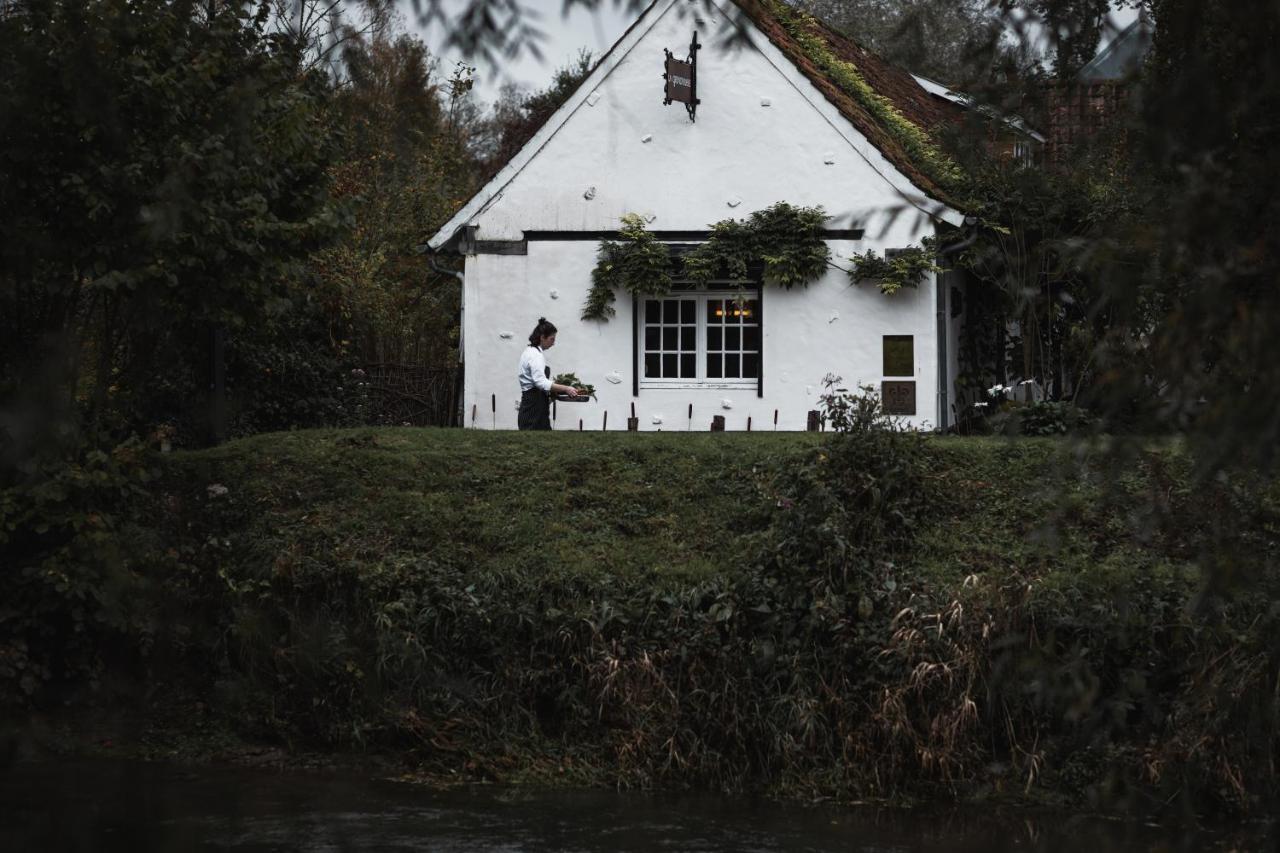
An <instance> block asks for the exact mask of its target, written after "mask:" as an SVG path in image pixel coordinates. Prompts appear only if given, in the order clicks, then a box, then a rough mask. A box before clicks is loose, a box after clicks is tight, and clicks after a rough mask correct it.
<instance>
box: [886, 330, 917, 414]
mask: <svg viewBox="0 0 1280 853" xmlns="http://www.w3.org/2000/svg"><path fill="white" fill-rule="evenodd" d="M915 374H916V356H915V337H914V336H912V335H885V336H884V375H885V376H915ZM880 401H881V403H882V404H883V405H884V410H885V413H886V414H890V415H914V414H915V413H916V383H915V382H914V381H908V382H903V381H900V380H896V381H890V380H885V381H883V382H881V383H880Z"/></svg>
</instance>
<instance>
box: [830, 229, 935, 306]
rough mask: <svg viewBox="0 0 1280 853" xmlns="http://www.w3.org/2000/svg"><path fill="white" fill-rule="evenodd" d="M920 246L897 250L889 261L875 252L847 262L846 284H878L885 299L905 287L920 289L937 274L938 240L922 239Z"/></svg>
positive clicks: (858, 256) (856, 256) (855, 257)
mask: <svg viewBox="0 0 1280 853" xmlns="http://www.w3.org/2000/svg"><path fill="white" fill-rule="evenodd" d="M920 242H921V245H919V246H912V247H910V248H907V249H900V250H898V251H896V252H894V253H893V255H892V256H891V257H881V256H880V255H878V254H876V253H875V251H874V250H872V251H867V252H864V253H863V254H861V255H854V256H853V257H851V258H850V259H849V260H851V261H853V268H852V269H850V270H849V281H850V282H852V283H853V284H861V283H862V282H864V281H874V282H877V283H878V284H879V285H880V292H881V293H884V294H886V295H892V294H894V293H897V292H898V291H899V290H901V289H902V288H904V287H919V286H920V282H922V281H924V278H925V276H927V275H929V274H930V273H936V272H939V271H940V270H939V267H938V263H937V258H938V245H937V240H936V239H935V238H933V237H925V238H924V239H923V240H922V241H920Z"/></svg>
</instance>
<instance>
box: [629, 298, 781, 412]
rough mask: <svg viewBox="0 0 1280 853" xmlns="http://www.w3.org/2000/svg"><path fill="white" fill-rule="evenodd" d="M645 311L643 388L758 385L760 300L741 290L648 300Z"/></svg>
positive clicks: (644, 305) (642, 358) (644, 302)
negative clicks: (748, 295)
mask: <svg viewBox="0 0 1280 853" xmlns="http://www.w3.org/2000/svg"><path fill="white" fill-rule="evenodd" d="M642 311H643V317H644V323H643V329H642V332H641V334H642V335H643V338H642V344H643V346H642V347H641V356H640V358H641V368H642V371H641V374H640V375H641V380H640V387H642V388H688V387H691V386H702V387H726V388H738V387H755V386H756V385H757V384H758V383H759V380H760V356H761V333H760V302H759V299H757V298H755V297H747V296H742V295H740V294H739V293H737V292H736V291H719V292H715V291H712V292H693V291H690V292H687V293H672V294H671V295H670V296H664V297H662V298H652V299H645V300H644V301H643V308H642Z"/></svg>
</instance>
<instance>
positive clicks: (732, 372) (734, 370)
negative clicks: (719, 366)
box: [724, 355, 740, 379]
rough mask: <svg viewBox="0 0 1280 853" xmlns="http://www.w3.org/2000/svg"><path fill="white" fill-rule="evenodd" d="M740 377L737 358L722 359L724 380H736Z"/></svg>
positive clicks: (727, 357) (730, 356)
mask: <svg viewBox="0 0 1280 853" xmlns="http://www.w3.org/2000/svg"><path fill="white" fill-rule="evenodd" d="M739 376H740V374H739V372H738V356H736V355H726V356H725V357H724V378H725V379H737V378H738V377H739Z"/></svg>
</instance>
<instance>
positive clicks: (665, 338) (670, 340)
mask: <svg viewBox="0 0 1280 853" xmlns="http://www.w3.org/2000/svg"><path fill="white" fill-rule="evenodd" d="M679 334H680V330H679V329H671V328H664V329H663V330H662V348H663V349H664V350H675V349H676V337H677V336H678V335H679Z"/></svg>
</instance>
